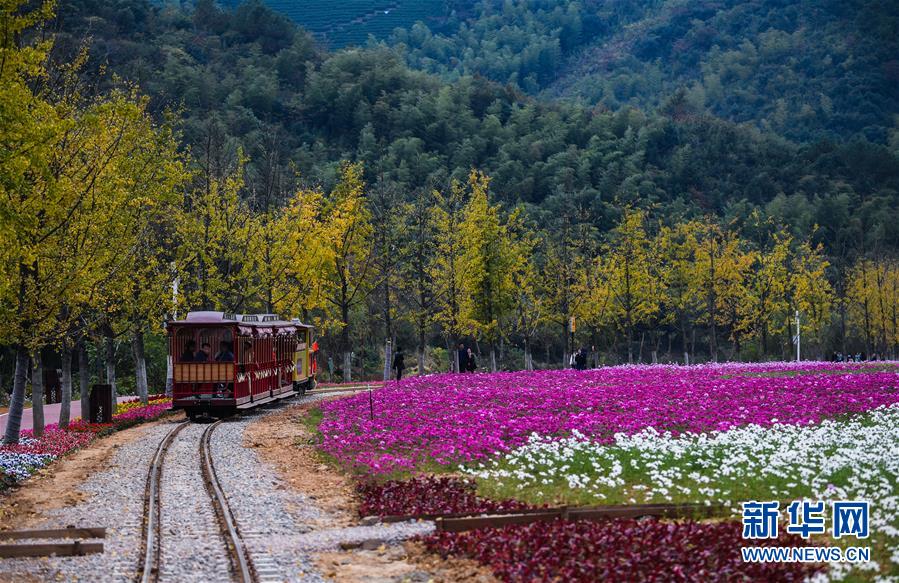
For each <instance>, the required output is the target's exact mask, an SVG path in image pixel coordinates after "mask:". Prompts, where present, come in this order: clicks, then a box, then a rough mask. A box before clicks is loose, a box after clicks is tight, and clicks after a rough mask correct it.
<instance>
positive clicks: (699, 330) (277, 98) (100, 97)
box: [0, 0, 899, 441]
mask: <svg viewBox="0 0 899 583" xmlns="http://www.w3.org/2000/svg"><path fill="white" fill-rule="evenodd" d="M3 2H4V4H3V13H2V18H3V24H4V26H5V27H6V30H8V31H9V34H7V35H5V36H4V37H3V38H2V45H0V49H2V51H3V52H2V59H0V80H2V85H0V116H2V119H0V122H2V123H0V143H2V152H3V154H2V158H0V190H2V195H3V196H2V197H0V250H2V251H0V270H2V274H0V275H2V279H0V317H2V320H0V326H2V329H3V332H4V336H3V338H4V340H3V344H4V345H5V346H6V349H7V350H8V351H9V352H10V353H11V354H12V355H13V357H14V364H13V368H14V374H13V377H14V378H13V393H12V403H11V414H10V423H9V424H8V426H7V433H6V436H5V439H6V440H7V441H15V440H16V439H17V437H18V430H19V427H18V421H17V419H19V418H20V417H21V411H22V407H23V405H24V398H25V393H26V384H27V377H28V373H29V372H30V373H31V375H30V376H31V389H32V401H33V403H34V416H35V427H36V430H37V432H38V433H39V432H40V430H41V429H40V428H41V427H42V423H43V421H42V418H41V406H40V401H41V398H42V391H43V387H42V384H41V383H42V368H43V358H44V356H46V355H47V354H48V352H55V353H56V354H58V355H59V359H60V362H61V366H60V368H61V370H62V377H61V382H62V388H63V403H64V406H63V411H62V414H61V419H60V423H61V425H63V426H65V425H66V424H67V423H68V420H69V410H68V408H67V404H68V403H69V402H70V400H71V397H72V392H73V387H74V382H73V379H72V375H73V371H74V370H76V369H77V371H78V376H79V379H78V386H79V387H80V389H81V399H82V406H83V410H87V403H86V398H87V391H86V390H84V389H85V388H86V387H87V386H88V385H89V383H90V382H91V380H92V378H91V377H90V376H89V373H90V367H91V362H92V361H93V362H96V361H99V362H101V363H102V367H103V373H102V375H101V376H102V377H103V378H105V380H106V381H107V382H109V383H110V384H113V385H116V383H117V376H116V375H117V372H121V370H122V366H121V362H117V359H118V358H119V356H120V355H119V352H120V350H121V348H122V347H127V348H128V350H129V352H130V360H131V361H132V364H131V366H129V367H128V368H129V370H133V373H134V375H135V377H136V389H137V392H138V394H139V395H140V396H141V398H142V399H144V400H146V398H147V394H148V392H149V388H150V387H149V385H150V380H149V379H148V375H147V355H146V350H145V341H146V340H147V339H148V338H149V339H150V340H154V339H157V338H158V337H159V335H160V334H161V333H162V324H163V322H164V321H165V319H166V318H171V317H174V316H176V315H178V314H180V315H183V314H184V313H185V312H186V311H187V310H190V309H220V310H224V311H229V312H254V311H265V312H278V313H282V314H284V315H291V316H300V317H301V318H302V319H303V320H305V321H309V322H312V323H314V324H316V325H317V326H318V328H319V331H320V333H321V334H322V335H323V337H322V347H323V353H324V354H326V355H327V354H333V355H336V356H337V357H338V360H339V367H340V368H342V369H343V370H342V375H343V377H344V378H345V379H348V380H349V379H351V378H352V377H353V376H354V375H355V374H357V373H359V372H362V373H363V374H370V373H371V371H372V370H373V369H377V368H379V366H378V365H377V364H375V365H374V366H372V361H377V360H378V359H379V358H381V356H380V348H379V347H380V346H382V343H383V341H384V340H386V339H390V340H392V341H393V344H394V345H396V344H402V345H405V346H414V347H415V350H416V353H417V360H418V370H419V372H422V371H425V370H434V369H440V368H448V367H449V366H450V362H451V360H450V358H449V355H450V354H451V353H452V352H453V348H454V347H455V346H456V345H457V343H458V342H459V341H460V340H463V341H466V342H471V343H474V344H475V347H476V348H477V350H478V351H480V352H482V353H483V354H486V355H487V358H484V359H483V361H485V362H487V363H488V364H489V368H491V369H496V368H504V367H528V368H530V367H534V366H559V365H563V364H564V363H565V362H567V357H568V355H569V354H570V353H571V352H572V351H573V350H574V349H575V348H577V347H578V346H581V345H586V346H591V347H596V351H595V354H596V358H597V360H599V359H600V358H603V359H605V362H619V361H635V362H636V361H646V360H647V359H648V358H650V355H651V354H652V353H655V354H656V355H657V358H658V359H659V360H666V359H677V360H681V359H682V358H681V356H680V355H682V354H683V353H687V354H689V355H690V358H692V360H694V361H695V360H703V359H723V358H767V357H770V356H775V357H781V356H783V355H784V354H785V349H786V348H787V347H788V340H789V333H790V332H789V327H788V321H789V319H790V318H791V317H792V315H793V313H794V312H795V311H796V310H798V311H799V312H800V314H801V321H802V326H803V336H804V337H805V338H808V339H810V340H811V341H812V343H813V346H815V350H817V352H818V353H823V352H824V351H825V350H832V349H837V348H839V349H842V350H843V352H848V351H849V350H850V349H851V350H857V349H858V348H859V347H861V346H863V347H864V349H865V350H866V351H867V352H868V353H869V354H871V353H874V352H878V353H880V354H892V353H894V352H895V347H896V342H897V340H896V334H897V332H896V306H897V298H896V287H897V283H896V281H897V268H896V263H895V261H894V260H892V259H890V258H891V257H892V254H891V252H892V250H893V249H895V243H896V241H897V239H899V237H897V233H896V231H895V224H894V221H891V220H890V217H891V212H890V211H891V208H892V206H891V205H892V202H893V201H894V200H895V183H896V181H897V176H899V170H897V168H899V165H897V163H896V160H895V159H894V158H893V157H891V155H890V154H889V153H888V152H887V151H885V150H884V149H882V148H880V147H877V146H873V145H863V144H862V145H852V146H851V147H850V146H844V145H827V144H824V145H817V146H814V147H811V146H810V147H803V148H799V147H797V146H794V145H790V144H786V143H782V142H780V141H778V140H777V139H776V138H773V137H771V136H758V135H756V134H753V133H752V132H748V131H746V130H743V129H741V128H738V127H735V126H730V125H728V124H725V123H724V122H716V121H714V120H701V119H695V118H689V117H686V118H683V119H679V118H678V116H679V115H680V114H678V113H677V111H675V112H674V113H673V114H672V116H671V117H665V118H656V117H652V116H647V115H646V114H644V113H642V112H638V111H635V110H622V111H620V112H616V113H594V112H589V111H587V110H583V109H579V108H575V107H568V106H555V105H544V104H537V103H534V102H531V101H528V100H526V99H524V98H521V97H520V96H517V95H515V93H514V92H511V91H510V90H509V89H507V88H502V87H499V86H496V85H493V84H490V83H486V82H484V81H479V80H473V79H470V78H467V79H462V80H460V81H459V82H458V83H457V84H453V85H443V84H441V83H439V82H438V81H437V80H435V79H433V78H430V77H427V76H425V75H422V74H420V73H415V72H412V71H409V70H408V69H406V68H405V67H404V66H403V65H402V64H401V63H400V62H399V61H398V60H397V59H395V58H393V57H392V56H390V55H389V54H388V53H385V52H384V51H383V50H375V51H371V52H365V51H346V52H342V53H338V54H336V55H331V56H326V55H323V54H322V53H319V52H318V51H317V50H316V49H314V48H313V47H312V46H311V45H308V44H307V41H308V37H306V36H304V35H303V34H301V33H299V32H296V31H294V29H292V28H291V27H289V26H285V25H284V23H283V21H280V20H278V19H277V18H276V17H274V16H273V15H271V14H270V13H268V12H266V11H265V10H264V9H263V8H261V7H259V6H258V5H251V6H250V7H249V8H245V9H243V10H244V11H243V12H237V13H235V14H234V15H230V14H229V13H224V12H220V11H218V10H217V9H215V10H216V11H215V12H213V13H212V15H213V16H215V17H216V18H213V19H211V20H207V21H206V22H204V23H203V24H202V26H200V25H199V24H196V25H195V24H192V21H191V19H190V18H189V15H187V14H184V13H181V12H179V10H180V9H176V8H173V7H169V8H166V10H168V11H169V12H165V11H162V9H160V8H158V7H149V6H145V5H143V4H140V3H135V4H134V5H125V6H126V7H128V6H130V7H131V8H134V7H138V8H140V7H142V9H143V10H145V12H143V13H141V12H140V11H139V10H134V11H132V12H129V14H130V16H126V15H124V13H122V12H121V11H120V12H119V13H117V16H116V18H118V19H119V20H120V22H119V25H120V26H124V25H122V24H121V23H122V22H132V24H133V23H134V22H141V21H142V19H151V20H152V19H157V18H158V19H160V20H159V21H155V20H154V21H153V22H154V24H153V25H152V27H150V29H151V30H152V29H153V28H154V27H161V28H160V30H162V32H164V33H165V34H163V35H162V38H163V39H164V40H163V41H160V42H162V43H163V44H162V45H153V44H152V43H151V44H150V45H149V46H151V47H153V48H154V50H155V49H158V48H160V47H161V46H175V43H176V41H175V40H173V39H176V40H177V42H181V41H182V40H183V38H184V37H185V35H186V33H187V32H188V31H191V30H193V32H196V31H197V30H199V31H200V33H201V36H200V37H196V36H194V38H202V39H205V42H208V43H209V47H211V48H209V49H208V53H207V54H206V57H208V60H207V61H206V62H207V64H206V65H204V66H201V65H198V64H195V65H190V66H186V67H182V65H181V64H178V63H172V62H168V61H167V62H166V63H165V64H164V65H161V67H163V69H164V73H163V74H161V75H159V76H158V77H159V78H158V79H156V83H155V84H154V83H149V87H150V88H151V91H149V92H148V93H149V96H145V94H144V93H143V91H145V88H144V86H143V84H142V85H141V88H140V90H138V88H137V86H135V85H132V84H130V83H129V82H128V81H125V80H122V79H115V78H111V77H110V76H104V75H102V74H101V73H102V68H100V67H98V65H97V61H96V59H95V57H94V56H92V55H93V52H92V51H95V50H96V46H97V44H99V45H100V46H103V45H104V43H105V42H108V40H109V39H111V38H117V37H116V35H117V34H119V32H118V31H117V32H115V33H109V32H108V31H106V32H105V33H104V34H108V35H109V36H108V37H104V39H103V40H101V42H99V43H97V44H93V45H90V46H85V45H79V44H77V43H73V44H71V45H70V46H69V47H68V48H70V49H71V48H72V47H79V48H78V50H75V51H71V50H63V49H65V48H66V47H62V48H60V47H59V46H58V44H54V43H53V42H51V41H48V40H46V39H48V38H52V36H51V35H47V34H44V33H45V32H46V28H45V23H46V22H48V21H49V19H50V18H51V17H52V10H51V7H50V6H49V5H46V4H45V5H41V6H39V7H37V8H36V9H35V8H26V6H25V5H24V4H23V3H21V2H20V1H19V0H3ZM207 8H209V7H208V6H207ZM154 14H155V16H153V15H154ZM238 17H240V18H238ZM241 19H243V20H241ZM169 21H173V22H175V23H177V24H175V25H172V27H171V28H165V27H167V26H169V25H168V24H165V23H167V22H169ZM266 23H270V24H266ZM271 23H274V24H271ZM251 24H252V26H251ZM135 26H136V25H135ZM254 26H255V27H256V28H254ZM192 27H197V28H196V29H194V28H192ZM209 27H219V28H220V31H219V32H214V31H213V32H210V31H209ZM259 28H261V29H262V31H263V32H260V31H259V30H258V29H259ZM123 30H124V28H123ZM166 35H168V36H166ZM65 39H68V40H65ZM69 41H71V37H64V42H63V44H66V43H67V42H69ZM118 42H121V39H119V41H118ZM165 42H171V43H173V44H171V45H165V44H164V43H165ZM117 47H118V48H123V47H122V46H121V45H117ZM125 48H127V47H125ZM187 48H190V47H187ZM134 50H140V49H139V48H135V49H134ZM192 50H193V52H194V56H191V52H190V51H181V52H177V54H180V55H182V56H183V57H184V58H185V59H188V60H190V59H196V58H197V57H196V52H197V50H199V51H200V52H203V51H204V50H206V49H204V48H203V47H202V46H201V47H200V48H199V49H197V47H196V46H194V48H193V49H192ZM120 54H125V55H127V54H128V52H127V50H123V53H116V55H117V58H121V57H118V55H120ZM61 55H62V56H61ZM65 55H68V56H66V57H65V58H63V56H65ZM239 55H244V56H245V57H246V58H242V59H235V58H236V57H237V56H239ZM297 55H303V56H301V57H298V56H297ZM291 59H293V61H291ZM200 60H202V59H200ZM125 61H126V63H127V64H128V66H129V67H130V66H135V67H136V66H137V64H138V60H134V61H128V60H127V57H125ZM237 61H239V62H240V63H241V64H240V65H238V66H235V67H234V70H235V71H236V73H235V74H234V75H232V76H231V77H229V76H228V75H226V74H225V73H224V71H225V64H226V63H229V62H230V63H234V62H237ZM197 62H199V60H198V61H197ZM292 62H293V63H296V62H299V63H303V65H304V66H303V67H302V71H300V70H297V68H293V67H290V66H289V64H290V63H292ZM118 65H119V66H121V65H122V63H118ZM142 66H143V67H144V69H146V68H147V63H146V62H143V65H142ZM263 66H264V67H263ZM154 67H155V65H154ZM260 67H262V68H260ZM149 68H150V69H151V70H155V69H153V67H149ZM252 71H262V72H263V73H262V74H261V76H257V77H253V76H252V75H251V73H252ZM217 73H222V75H221V78H222V83H221V84H220V85H219V86H215V87H213V86H212V85H208V84H206V85H204V84H203V83H199V84H195V83H193V82H191V83H188V84H187V85H185V86H184V89H185V95H186V96H188V97H190V96H191V95H192V94H191V91H196V92H198V93H196V95H195V98H196V99H197V102H196V103H193V102H192V103H191V104H190V105H191V107H190V108H187V109H186V110H176V109H167V108H166V107H164V104H161V103H160V100H161V95H162V94H163V93H164V91H162V90H161V89H160V87H163V88H165V89H166V90H167V91H168V90H172V88H175V87H177V86H178V83H179V81H177V79H179V78H181V79H182V81H181V82H183V78H182V77H180V76H181V75H184V74H186V75H187V76H188V78H194V79H196V78H200V77H202V78H205V77H208V76H209V75H212V74H217ZM192 75H199V76H200V77H191V76H192ZM266 75H274V78H275V79H276V80H275V81H274V82H273V83H263V87H262V88H261V89H260V90H259V91H257V90H256V89H257V88H259V83H261V82H262V81H260V79H262V80H265V79H266V78H267V77H266ZM244 80H246V81H247V83H244ZM250 80H252V81H253V83H250V82H249V81H250ZM254 83H255V84H254ZM206 90H209V91H212V92H213V93H214V92H215V91H221V92H222V93H221V94H206V93H204V91H206ZM191 98H193V97H191ZM291 100H299V102H298V103H295V104H292V105H289V104H288V101H291ZM294 105H295V106H296V107H294ZM291 112H292V113H291ZM296 112H300V113H299V114H297V113H296ZM207 114H211V115H212V117H213V119H212V121H210V122H208V123H205V122H203V121H202V120H201V117H202V116H205V115H207ZM266 120H268V121H266ZM272 120H274V121H272ZM246 128H251V130H250V131H247V130H246ZM267 132H269V133H271V135H273V136H275V137H278V136H281V137H283V138H284V139H283V141H279V140H271V141H267V140H266V139H265V135H266V133H267ZM796 156H798V157H799V160H798V161H795V160H793V158H794V157H796ZM341 160H342V161H341ZM784 168H786V169H784ZM473 169H480V170H473ZM734 192H736V193H737V195H733V193H734ZM776 219H779V220H776ZM815 224H818V225H820V228H819V229H817V230H816V229H815V228H814V225H815ZM572 324H574V326H572ZM572 327H574V328H575V330H574V332H573V333H572V330H571V329H572ZM354 353H356V354H355V355H354ZM75 365H77V366H75Z"/></svg>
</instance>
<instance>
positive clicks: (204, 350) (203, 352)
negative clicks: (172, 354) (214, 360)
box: [194, 342, 212, 362]
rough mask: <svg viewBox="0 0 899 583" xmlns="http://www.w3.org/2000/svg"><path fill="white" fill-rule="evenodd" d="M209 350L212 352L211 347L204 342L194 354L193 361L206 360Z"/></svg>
mask: <svg viewBox="0 0 899 583" xmlns="http://www.w3.org/2000/svg"><path fill="white" fill-rule="evenodd" d="M210 352H212V347H211V346H209V343H208V342H204V343H203V345H202V346H201V347H200V350H198V351H197V353H196V354H195V355H194V362H207V361H208V360H209V353H210Z"/></svg>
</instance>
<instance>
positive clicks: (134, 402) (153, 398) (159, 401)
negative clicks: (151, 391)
mask: <svg viewBox="0 0 899 583" xmlns="http://www.w3.org/2000/svg"><path fill="white" fill-rule="evenodd" d="M171 402H172V398H171V397H169V396H167V395H165V393H161V394H158V395H150V396H149V398H148V399H147V404H149V405H163V404H167V403H171ZM140 407H143V404H142V403H141V401H140V398H139V397H135V398H134V399H128V400H127V401H121V402H120V403H118V404H117V405H116V408H115V412H116V414H119V413H125V412H126V411H130V410H131V409H137V408H140Z"/></svg>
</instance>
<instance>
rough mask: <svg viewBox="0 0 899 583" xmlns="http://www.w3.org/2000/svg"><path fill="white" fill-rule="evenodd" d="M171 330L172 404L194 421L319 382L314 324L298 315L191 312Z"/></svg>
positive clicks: (298, 391) (281, 396) (169, 326)
mask: <svg viewBox="0 0 899 583" xmlns="http://www.w3.org/2000/svg"><path fill="white" fill-rule="evenodd" d="M166 329H167V331H168V336H169V357H170V358H171V362H172V381H173V384H172V393H173V395H172V408H173V409H184V411H185V412H186V413H187V415H188V417H189V418H190V419H192V420H194V419H196V418H198V417H200V416H209V417H226V416H229V415H232V414H234V413H236V412H237V411H239V410H243V409H251V408H253V407H257V406H259V405H262V404H265V403H270V402H272V401H277V400H279V399H284V398H288V397H292V396H294V395H297V394H303V393H305V392H306V391H307V390H310V389H312V388H314V386H315V374H316V364H315V348H316V344H315V343H314V342H313V339H312V334H313V331H314V328H313V327H312V326H310V325H308V324H303V323H301V322H300V321H299V320H296V319H294V320H282V319H281V318H280V317H278V316H277V315H276V314H228V313H225V312H190V313H189V314H187V317H186V318H185V319H184V320H175V321H170V322H167V323H166Z"/></svg>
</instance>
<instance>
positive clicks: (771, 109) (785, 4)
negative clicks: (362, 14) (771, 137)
mask: <svg viewBox="0 0 899 583" xmlns="http://www.w3.org/2000/svg"><path fill="white" fill-rule="evenodd" d="M459 14H461V15H463V16H461V17H458V18H456V19H455V20H454V21H451V22H450V23H449V24H448V25H444V26H443V32H439V31H432V30H430V29H428V28H427V27H426V26H424V25H418V26H416V27H413V28H412V29H411V30H409V31H398V32H397V33H396V34H395V35H394V36H393V38H392V40H391V42H392V43H393V44H395V45H397V46H400V47H402V49H403V50H404V52H405V54H406V55H407V60H408V62H409V63H410V64H411V65H413V66H415V67H417V68H422V69H425V70H429V71H432V72H436V73H439V74H441V75H444V76H446V77H448V78H452V77H454V76H457V75H459V74H474V73H477V74H481V75H485V76H487V77H489V78H491V79H494V80H497V81H500V82H503V83H507V82H508V83H513V84H516V85H518V86H519V87H521V88H523V89H524V90H526V91H528V92H530V93H534V94H538V93H539V94H542V95H544V96H546V97H549V98H553V97H571V98H576V99H578V100H581V101H583V102H585V103H587V104H590V105H592V104H600V105H602V106H605V107H608V108H610V109H618V108H620V107H622V106H625V105H632V106H637V107H640V108H646V109H652V108H656V107H659V106H662V105H664V104H665V103H666V101H667V100H668V99H669V98H670V96H671V95H672V94H673V93H675V92H676V91H677V90H678V89H683V90H684V91H685V94H686V98H687V101H688V103H689V104H690V106H691V107H692V108H693V109H695V110H696V111H703V112H705V111H707V112H710V113H713V114H715V115H717V116H719V117H722V118H724V119H728V120H731V121H736V122H748V123H752V124H754V125H756V126H758V127H759V128H761V129H765V130H771V131H774V132H777V133H778V134H780V135H782V136H784V137H787V138H789V139H791V140H799V141H807V140H816V139H822V138H829V139H847V138H852V137H864V138H866V139H868V140H872V141H876V142H880V143H887V142H890V143H892V145H893V148H894V149H896V148H897V147H899V134H897V128H899V126H897V122H896V115H897V114H899V10H897V6H896V4H895V2H890V1H886V0H849V1H844V0H816V1H814V2H812V1H796V0H750V1H743V0H740V1H737V0H700V1H694V0H690V1H685V0H643V1H640V2H617V1H611V0H582V1H580V2H566V1H562V0H514V1H513V0H509V1H507V2H502V3H499V2H492V1H485V2H481V3H478V4H477V5H476V9H475V10H474V11H473V12H464V13H463V12H460V13H459Z"/></svg>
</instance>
